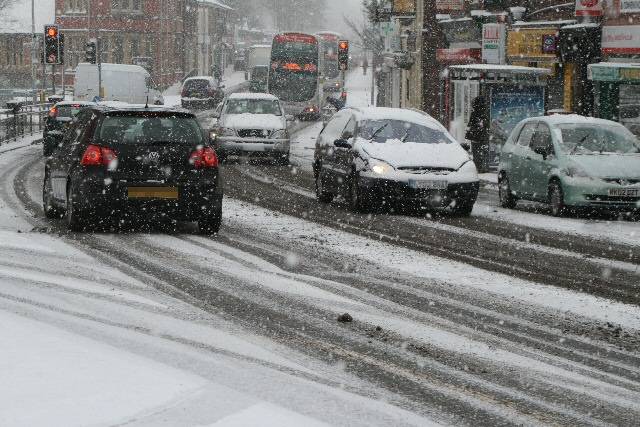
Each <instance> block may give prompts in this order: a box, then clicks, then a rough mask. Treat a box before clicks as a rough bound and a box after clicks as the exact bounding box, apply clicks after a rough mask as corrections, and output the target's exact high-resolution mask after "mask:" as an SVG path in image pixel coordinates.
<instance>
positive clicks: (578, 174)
mask: <svg viewBox="0 0 640 427" xmlns="http://www.w3.org/2000/svg"><path fill="white" fill-rule="evenodd" d="M563 172H564V174H565V175H567V176H569V177H571V178H591V177H590V176H589V174H588V173H587V171H586V170H585V169H584V168H583V167H581V166H577V165H571V166H568V167H566V168H565V169H564V170H563Z"/></svg>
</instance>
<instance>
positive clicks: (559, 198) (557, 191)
mask: <svg viewBox="0 0 640 427" xmlns="http://www.w3.org/2000/svg"><path fill="white" fill-rule="evenodd" d="M549 206H550V207H551V215H553V216H564V215H566V213H567V206H566V205H565V204H564V192H563V191H562V186H561V185H560V183H559V182H555V181H554V182H552V183H551V184H549Z"/></svg>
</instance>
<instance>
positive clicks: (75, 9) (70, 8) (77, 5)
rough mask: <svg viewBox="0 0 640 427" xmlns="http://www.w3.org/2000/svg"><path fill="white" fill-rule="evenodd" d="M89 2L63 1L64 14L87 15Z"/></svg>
mask: <svg viewBox="0 0 640 427" xmlns="http://www.w3.org/2000/svg"><path fill="white" fill-rule="evenodd" d="M88 1H89V0H64V11H65V13H87V2H88Z"/></svg>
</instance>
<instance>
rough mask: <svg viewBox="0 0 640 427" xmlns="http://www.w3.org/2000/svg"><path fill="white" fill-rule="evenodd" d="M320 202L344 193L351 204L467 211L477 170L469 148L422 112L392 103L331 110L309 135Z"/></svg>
mask: <svg viewBox="0 0 640 427" xmlns="http://www.w3.org/2000/svg"><path fill="white" fill-rule="evenodd" d="M314 173H315V179H316V194H317V198H318V200H319V201H321V202H324V203H328V202H330V201H331V200H332V199H333V198H334V196H336V195H343V196H344V197H345V198H346V200H347V201H348V202H349V204H350V206H351V208H352V209H354V210H356V211H367V210H369V209H373V208H375V207H379V206H381V205H390V206H393V205H397V204H401V205H409V204H411V205H419V206H421V207H427V208H446V209H449V210H450V211H451V212H453V213H454V214H456V215H463V216H466V215H469V214H470V213H471V210H472V209H473V205H474V203H475V201H476V198H477V196H478V188H479V180H478V172H477V170H476V167H475V165H474V163H473V161H472V160H471V159H470V157H469V154H468V153H467V152H466V151H465V150H464V148H462V146H461V145H460V144H459V143H458V142H457V141H456V140H455V139H454V138H453V137H452V136H451V135H450V134H449V132H447V130H446V129H445V128H444V126H442V125H441V124H440V123H438V121H436V120H435V119H434V118H432V117H431V116H429V115H427V114H426V113H423V112H419V111H414V110H405V109H399V108H364V109H357V108H347V109H344V110H340V111H338V112H337V113H336V114H335V115H334V116H333V117H332V119H331V120H330V121H329V122H328V123H327V125H326V126H325V127H324V129H323V130H322V132H321V133H320V135H319V136H318V139H317V141H316V150H315V161H314Z"/></svg>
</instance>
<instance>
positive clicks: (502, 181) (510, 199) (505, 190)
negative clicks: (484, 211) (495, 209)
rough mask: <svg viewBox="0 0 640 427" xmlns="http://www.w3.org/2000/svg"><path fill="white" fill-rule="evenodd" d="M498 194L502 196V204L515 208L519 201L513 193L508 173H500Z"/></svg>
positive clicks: (508, 207)
mask: <svg viewBox="0 0 640 427" xmlns="http://www.w3.org/2000/svg"><path fill="white" fill-rule="evenodd" d="M498 194H499V197H500V206H502V207H503V208H507V209H513V208H515V207H516V203H518V198H517V197H516V196H514V195H513V191H512V190H511V185H510V184H509V178H507V175H506V174H504V175H500V178H499V179H498Z"/></svg>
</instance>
